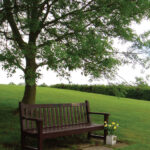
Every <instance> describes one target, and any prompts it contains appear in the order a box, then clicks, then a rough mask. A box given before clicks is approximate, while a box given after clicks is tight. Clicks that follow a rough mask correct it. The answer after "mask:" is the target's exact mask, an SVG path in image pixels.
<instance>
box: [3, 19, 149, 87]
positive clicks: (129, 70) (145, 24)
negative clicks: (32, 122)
mask: <svg viewBox="0 0 150 150" xmlns="http://www.w3.org/2000/svg"><path fill="white" fill-rule="evenodd" d="M132 28H133V29H134V30H135V32H136V33H137V34H142V33H143V32H145V31H148V30H150V21H147V20H143V21H142V23H141V24H136V23H132ZM114 46H115V47H117V48H118V49H123V50H126V49H127V48H128V47H129V44H128V43H122V42H121V41H119V40H116V41H115V43H114ZM41 73H42V76H41V78H40V79H38V81H37V84H38V85H39V84H42V83H45V84H47V85H54V84H59V83H64V84H68V83H69V81H68V80H66V79H64V78H61V77H57V74H56V73H55V72H53V71H50V70H49V71H46V69H45V68H43V69H42V70H41ZM147 75H150V70H145V71H144V70H143V68H142V67H141V66H134V68H133V67H132V66H131V65H124V66H120V67H119V70H118V75H117V76H116V79H115V80H113V81H109V80H106V79H97V80H94V81H92V82H91V81H89V79H90V78H89V77H85V76H83V75H81V71H80V70H76V71H73V72H71V78H70V81H71V83H72V84H108V83H121V82H124V81H126V82H129V83H132V82H135V77H142V78H146V76H147ZM22 76H23V72H22V71H20V70H17V71H16V73H15V74H14V75H13V76H12V77H8V76H7V71H4V70H2V65H1V64H0V84H9V83H10V82H13V83H15V84H19V83H24V79H23V78H22ZM149 84H150V81H149Z"/></svg>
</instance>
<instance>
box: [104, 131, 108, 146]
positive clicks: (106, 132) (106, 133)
mask: <svg viewBox="0 0 150 150" xmlns="http://www.w3.org/2000/svg"><path fill="white" fill-rule="evenodd" d="M107 135H108V131H107V130H104V144H106V136H107Z"/></svg>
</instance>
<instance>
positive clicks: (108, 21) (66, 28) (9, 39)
mask: <svg viewBox="0 0 150 150" xmlns="http://www.w3.org/2000/svg"><path fill="white" fill-rule="evenodd" d="M149 6H150V5H149V0H144V1H143V0H119V1H118V0H65V1H64V0H51V1H50V0H3V1H2V0H1V3H0V43H1V46H0V62H2V66H3V68H4V69H6V70H8V71H9V73H14V72H15V70H16V69H17V68H19V69H21V70H22V71H23V72H24V78H25V83H26V86H25V93H24V97H23V102H24V103H35V95H36V79H38V78H39V76H40V74H39V72H38V68H40V67H42V66H45V65H46V66H47V69H51V70H53V71H56V72H57V73H58V74H59V75H62V76H65V75H67V74H68V71H72V70H74V69H77V68H80V69H81V70H82V72H83V74H84V75H91V76H93V77H101V76H106V77H109V76H112V74H113V73H114V71H115V69H116V66H117V65H118V64H120V63H121V61H120V60H119V58H118V57H117V56H116V54H117V53H118V52H117V51H116V49H115V48H114V47H113V38H119V39H122V40H125V41H135V40H136V35H135V33H134V32H133V30H132V29H131V27H130V24H131V22H132V21H135V22H140V20H141V19H142V18H143V17H145V16H147V13H148V10H149V8H150V7H149Z"/></svg>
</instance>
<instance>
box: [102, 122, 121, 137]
mask: <svg viewBox="0 0 150 150" xmlns="http://www.w3.org/2000/svg"><path fill="white" fill-rule="evenodd" d="M118 127H119V124H118V123H116V122H112V123H110V124H108V123H107V122H106V121H105V122H104V129H105V130H107V131H108V134H109V135H114V132H115V131H116V129H117V128H118Z"/></svg>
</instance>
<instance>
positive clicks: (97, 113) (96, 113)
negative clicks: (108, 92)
mask: <svg viewBox="0 0 150 150" xmlns="http://www.w3.org/2000/svg"><path fill="white" fill-rule="evenodd" d="M89 114H95V115H107V116H109V115H110V114H109V113H99V112H89Z"/></svg>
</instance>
